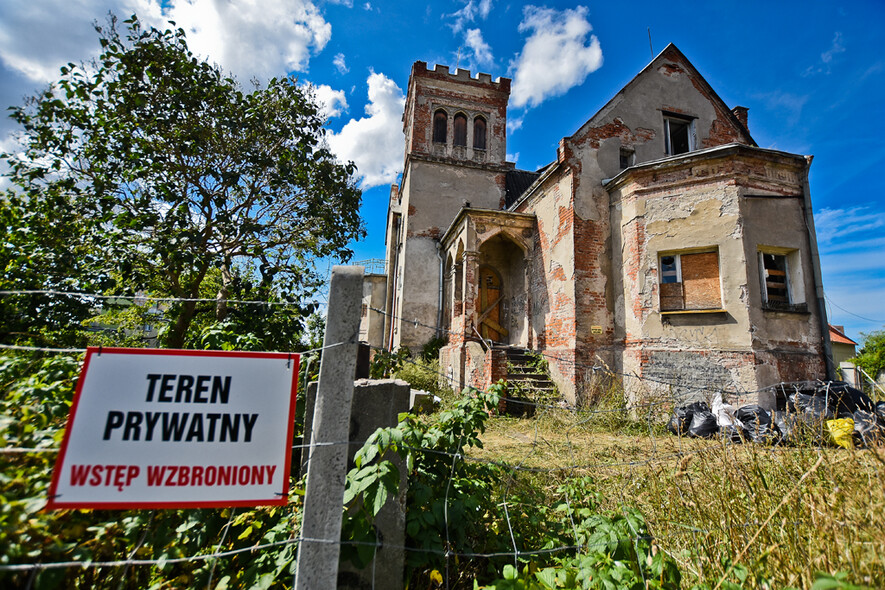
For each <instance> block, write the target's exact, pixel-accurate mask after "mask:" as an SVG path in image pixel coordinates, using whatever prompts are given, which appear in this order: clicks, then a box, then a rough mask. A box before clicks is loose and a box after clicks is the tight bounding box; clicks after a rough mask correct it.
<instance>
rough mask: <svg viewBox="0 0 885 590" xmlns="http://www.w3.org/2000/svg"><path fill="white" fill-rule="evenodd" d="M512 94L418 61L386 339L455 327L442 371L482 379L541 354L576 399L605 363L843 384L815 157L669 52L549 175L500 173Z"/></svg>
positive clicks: (734, 385)
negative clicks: (813, 174) (755, 128)
mask: <svg viewBox="0 0 885 590" xmlns="http://www.w3.org/2000/svg"><path fill="white" fill-rule="evenodd" d="M509 93H510V80H508V79H505V78H499V79H497V80H495V81H493V80H492V79H491V77H490V76H489V75H488V74H479V75H478V76H476V77H472V76H471V74H470V72H468V71H465V70H461V69H459V70H458V71H457V72H455V73H451V72H449V69H448V68H447V67H445V66H436V67H435V68H434V69H432V70H431V69H428V68H427V65H426V64H425V63H424V62H416V63H415V64H414V65H413V67H412V72H411V76H410V79H409V85H408V94H407V99H406V105H405V112H404V114H403V130H404V133H405V139H406V148H405V163H404V171H403V175H402V179H401V182H400V183H399V184H398V185H394V186H393V187H391V193H390V204H389V212H388V224H387V242H386V246H387V269H388V270H387V276H386V277H377V276H376V277H374V279H373V282H372V284H371V285H369V284H368V283H367V285H369V286H368V288H367V291H366V292H367V304H368V306H369V307H377V308H381V309H385V310H386V314H373V313H369V314H367V316H366V318H367V319H366V322H365V323H364V329H365V334H367V335H368V334H372V336H371V337H370V338H369V339H370V340H373V342H372V343H373V344H376V345H382V346H384V347H385V348H388V349H396V348H398V347H399V346H402V345H406V346H409V347H413V348H414V347H420V346H421V345H423V344H424V343H425V342H427V341H428V340H429V339H431V338H432V337H434V336H436V335H438V334H445V335H446V336H447V344H446V345H445V346H444V347H443V349H442V351H441V353H440V360H441V368H442V370H443V371H445V372H446V373H447V375H449V376H450V377H451V378H452V379H453V380H454V381H455V382H456V383H457V384H461V385H474V386H479V387H483V386H485V385H487V384H489V383H490V382H494V381H495V380H497V379H498V378H500V377H501V376H503V374H504V372H505V371H506V367H505V364H506V363H505V362H504V359H505V353H506V349H507V347H520V348H528V349H533V350H537V351H540V352H542V353H544V354H545V355H547V357H548V359H549V360H550V371H551V374H552V377H553V380H554V381H555V382H556V384H557V386H558V387H559V389H560V391H561V392H562V393H563V394H564V395H565V397H566V398H567V399H569V400H570V401H576V400H580V398H581V397H582V396H583V395H584V394H585V387H587V384H588V383H590V382H591V381H592V376H593V367H594V366H601V365H603V364H604V365H605V366H607V367H608V368H610V369H612V370H614V371H616V372H618V373H621V374H627V375H636V376H639V377H642V378H643V381H642V383H644V385H643V388H638V387H637V386H634V385H631V384H630V383H628V380H625V385H626V386H627V388H628V390H630V391H631V393H632V395H633V396H634V398H635V397H636V396H638V395H641V394H642V392H644V391H645V392H647V391H648V390H649V384H652V385H651V388H652V389H653V388H655V387H658V388H665V389H668V390H669V391H672V392H675V393H677V394H688V393H690V392H691V391H698V390H696V389H693V388H694V387H698V386H700V387H703V388H707V391H710V390H715V389H725V390H727V391H742V392H753V391H756V390H758V389H760V388H763V387H766V386H769V385H772V384H774V383H777V382H781V381H792V380H798V379H807V378H818V377H824V376H826V375H827V374H828V373H831V371H832V369H831V367H830V366H829V364H828V363H827V360H826V359H827V357H828V346H829V341H828V336H827V334H828V330H826V329H822V327H825V326H826V325H827V324H826V317H825V311H824V308H823V306H822V304H821V301H822V298H823V288H822V284H821V278H820V277H821V275H820V264H819V261H818V253H817V245H816V238H815V232H814V223H813V220H812V214H811V200H810V195H809V186H808V170H809V166H810V164H811V157H810V156H801V155H796V154H789V153H785V152H780V151H775V150H770V149H763V148H760V147H758V146H757V145H756V142H755V141H753V138H752V136H751V135H750V132H749V130H748V126H747V109H746V108H743V107H734V108H733V109H731V108H728V107H727V106H726V105H725V103H723V101H722V99H720V98H719V96H718V95H717V94H716V92H715V91H714V90H713V89H712V88H711V87H710V86H709V84H707V82H706V81H705V80H704V78H703V77H702V76H701V75H700V73H698V71H697V70H696V69H695V68H694V67H693V66H692V64H691V63H690V62H689V61H688V59H686V57H685V56H684V55H683V54H682V53H681V52H680V51H679V50H678V49H677V48H676V47H675V46H673V45H670V46H668V47H667V48H666V49H665V50H664V51H663V52H661V53H660V54H659V55H658V56H657V57H655V58H654V60H653V61H652V62H651V63H650V64H648V66H646V67H645V68H644V69H643V70H642V71H641V72H640V73H639V74H638V75H637V76H636V77H635V78H633V80H632V81H630V83H629V84H627V85H626V86H625V87H624V88H623V89H622V90H621V91H620V92H618V93H617V94H616V95H615V96H614V97H613V98H612V99H611V100H610V101H609V102H608V103H607V104H606V105H605V106H604V107H603V108H602V109H601V110H600V111H599V112H597V113H596V114H595V115H593V116H592V117H591V118H590V119H589V120H588V121H587V122H586V123H585V124H584V125H583V126H582V127H581V128H580V129H578V130H576V131H575V132H574V133H573V134H572V135H570V136H567V137H564V138H563V139H562V140H561V141H560V143H559V148H558V150H557V152H556V154H555V158H554V159H553V161H552V162H551V163H550V164H548V165H547V166H544V167H543V168H541V169H539V170H537V171H534V172H530V171H523V170H518V169H516V168H515V167H514V165H513V164H511V163H508V162H506V161H505V154H506V120H507V102H508V97H509ZM551 124H554V125H555V122H552V123H551ZM551 156H552V154H551ZM379 280H380V282H379ZM373 294H374V295H373ZM634 381H636V380H634ZM668 384H672V385H668ZM760 401H761V402H762V403H766V404H770V403H771V400H767V399H760Z"/></svg>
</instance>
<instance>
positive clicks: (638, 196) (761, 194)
mask: <svg viewBox="0 0 885 590" xmlns="http://www.w3.org/2000/svg"><path fill="white" fill-rule="evenodd" d="M729 149H731V148H729ZM785 156H786V155H785ZM797 166H798V164H797V159H796V158H795V157H794V156H789V158H787V157H780V156H779V155H778V154H777V153H775V152H767V153H761V151H760V152H754V153H752V154H749V153H748V154H745V155H743V156H742V155H739V154H735V153H729V154H727V155H719V156H716V155H715V154H710V155H704V154H700V155H697V156H693V157H687V158H686V159H685V161H684V162H682V163H679V162H676V163H674V164H672V165H666V166H665V165H663V164H662V165H660V166H651V167H648V168H646V169H639V170H637V171H635V172H634V173H632V174H629V175H628V176H627V177H625V178H624V179H623V180H622V181H621V182H619V184H618V186H617V187H612V191H611V198H612V205H611V216H612V238H613V240H614V241H615V243H620V244H621V247H620V248H619V249H618V250H616V252H615V256H614V260H613V261H614V266H615V267H616V268H619V269H621V272H619V273H616V275H615V283H616V291H617V293H618V295H617V298H616V305H615V308H616V317H615V325H616V326H617V328H616V335H617V337H618V338H623V342H624V353H623V357H622V358H623V361H622V362H623V364H622V370H623V371H624V372H625V373H629V374H633V373H635V374H637V375H642V376H643V377H645V378H647V379H648V380H649V381H648V382H647V383H646V387H645V389H644V390H637V391H633V392H631V394H632V395H633V397H634V399H639V398H640V397H641V396H645V395H660V394H667V395H675V396H676V397H677V399H680V400H684V399H699V398H709V397H710V395H711V394H712V393H713V392H715V391H717V390H722V391H724V392H725V393H727V394H729V393H730V394H731V396H732V399H734V400H736V401H737V400H740V401H741V402H759V403H763V404H766V405H771V404H773V401H774V400H773V399H767V398H763V399H759V398H758V397H757V396H755V395H748V394H746V392H754V391H756V390H757V389H760V388H763V387H767V386H769V385H772V384H775V383H778V382H780V381H788V380H799V379H814V378H819V377H822V376H823V372H824V367H823V363H822V358H823V357H822V348H821V344H820V329H819V326H820V319H819V317H818V316H817V314H816V312H815V310H814V308H813V306H808V310H805V309H801V311H800V310H791V311H769V310H764V309H763V304H762V291H761V289H762V287H761V280H760V271H759V263H758V252H759V249H760V248H763V249H770V248H772V247H774V248H777V250H776V252H778V253H780V252H783V253H787V252H793V253H794V255H795V259H796V261H797V262H800V261H801V267H802V269H801V271H800V270H799V269H794V270H795V271H796V272H795V276H796V277H797V279H798V283H797V284H796V285H795V287H796V289H797V292H798V290H799V289H801V290H802V292H803V297H802V298H803V299H805V300H811V299H813V297H814V282H813V279H812V277H811V274H812V273H811V272H810V271H811V263H812V262H811V257H810V248H809V238H808V233H807V230H806V228H805V221H804V215H803V210H802V203H803V201H802V198H801V197H802V190H803V189H802V185H801V183H800V178H801V175H800V174H798V173H797ZM711 251H715V252H716V253H717V255H718V266H719V268H718V272H719V283H720V289H721V292H720V297H721V299H720V301H721V310H722V311H714V312H712V313H708V312H705V311H690V312H680V313H663V312H662V310H661V305H660V287H661V286H660V275H659V273H660V268H659V266H660V264H659V260H660V255H661V253H666V254H680V255H684V254H691V253H694V252H711ZM683 272H684V269H683ZM671 384H677V385H676V386H673V385H671ZM686 384H688V386H686Z"/></svg>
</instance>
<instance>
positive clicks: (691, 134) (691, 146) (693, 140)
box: [664, 113, 698, 156]
mask: <svg viewBox="0 0 885 590" xmlns="http://www.w3.org/2000/svg"><path fill="white" fill-rule="evenodd" d="M670 121H677V122H678V123H681V124H684V125H687V126H688V151H686V152H679V154H674V153H673V144H672V141H671V136H670ZM697 143H698V142H697V137H696V136H695V125H694V118H693V117H680V116H679V115H671V114H668V113H665V114H664V151H665V153H666V154H667V155H668V156H678V155H681V154H687V153H688V152H693V151H695V150H696V149H697Z"/></svg>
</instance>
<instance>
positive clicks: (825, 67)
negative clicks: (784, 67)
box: [802, 31, 845, 76]
mask: <svg viewBox="0 0 885 590" xmlns="http://www.w3.org/2000/svg"><path fill="white" fill-rule="evenodd" d="M840 53H845V46H844V45H843V44H842V33H841V32H840V31H836V33H835V34H834V35H833V41H832V43H830V48H829V49H827V50H826V51H824V52H823V53H821V54H820V62H819V63H816V64H813V65H810V66H808V68H806V70H805V72H803V74H802V75H803V76H811V75H813V74H829V73H830V66H831V64H832V63H833V58H834V57H835V56H837V55H839V54H840Z"/></svg>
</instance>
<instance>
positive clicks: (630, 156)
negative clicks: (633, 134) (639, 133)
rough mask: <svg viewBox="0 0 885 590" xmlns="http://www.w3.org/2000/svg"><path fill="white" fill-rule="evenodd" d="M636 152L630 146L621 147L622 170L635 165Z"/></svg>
mask: <svg viewBox="0 0 885 590" xmlns="http://www.w3.org/2000/svg"><path fill="white" fill-rule="evenodd" d="M634 160H635V154H634V152H633V150H631V149H629V148H621V170H625V169H627V168H629V167H630V166H632V165H633V163H634Z"/></svg>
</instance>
